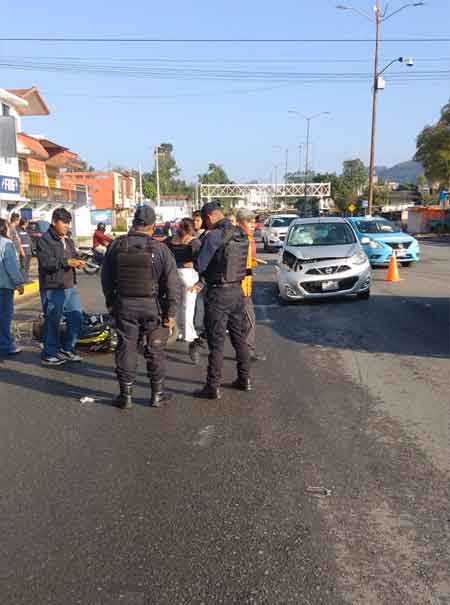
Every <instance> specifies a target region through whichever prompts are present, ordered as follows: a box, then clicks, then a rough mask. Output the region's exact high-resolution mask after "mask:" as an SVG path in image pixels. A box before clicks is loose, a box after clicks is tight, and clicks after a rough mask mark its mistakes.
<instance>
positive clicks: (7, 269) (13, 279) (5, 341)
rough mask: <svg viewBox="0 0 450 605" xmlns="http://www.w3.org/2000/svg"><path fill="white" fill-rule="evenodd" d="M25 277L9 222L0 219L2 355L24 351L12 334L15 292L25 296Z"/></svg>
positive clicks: (0, 344) (0, 340)
mask: <svg viewBox="0 0 450 605" xmlns="http://www.w3.org/2000/svg"><path fill="white" fill-rule="evenodd" d="M23 282H24V280H23V277H22V274H21V272H20V266H19V261H18V260H17V254H16V250H15V247H14V244H13V242H12V241H11V239H10V231H9V225H8V222H7V221H6V220H5V219H3V218H2V219H0V354H1V355H17V354H18V353H21V352H22V350H21V349H19V348H18V347H17V346H16V343H15V342H14V337H13V336H12V334H11V324H12V320H13V316H14V291H15V290H17V291H18V292H19V294H23V291H24V290H23Z"/></svg>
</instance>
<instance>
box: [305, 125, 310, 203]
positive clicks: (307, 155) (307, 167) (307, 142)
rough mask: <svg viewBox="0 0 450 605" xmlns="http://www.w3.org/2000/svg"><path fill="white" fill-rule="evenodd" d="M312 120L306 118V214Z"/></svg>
mask: <svg viewBox="0 0 450 605" xmlns="http://www.w3.org/2000/svg"><path fill="white" fill-rule="evenodd" d="M311 120H312V118H306V124H307V126H306V153H305V191H304V194H305V212H306V204H307V200H308V195H307V189H308V170H309V133H310V130H311Z"/></svg>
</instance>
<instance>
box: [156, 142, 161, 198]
mask: <svg viewBox="0 0 450 605" xmlns="http://www.w3.org/2000/svg"><path fill="white" fill-rule="evenodd" d="M155 168H156V206H157V207H158V208H159V206H160V205H161V195H160V189H159V145H157V146H156V149H155Z"/></svg>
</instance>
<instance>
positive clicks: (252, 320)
mask: <svg viewBox="0 0 450 605" xmlns="http://www.w3.org/2000/svg"><path fill="white" fill-rule="evenodd" d="M244 305H245V326H246V338H247V344H248V346H249V349H250V352H251V353H256V317H255V307H254V306H253V300H252V297H251V296H244Z"/></svg>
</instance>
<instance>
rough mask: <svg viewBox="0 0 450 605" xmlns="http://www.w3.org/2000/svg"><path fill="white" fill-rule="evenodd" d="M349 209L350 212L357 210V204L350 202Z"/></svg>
mask: <svg viewBox="0 0 450 605" xmlns="http://www.w3.org/2000/svg"><path fill="white" fill-rule="evenodd" d="M348 210H349V212H351V213H353V212H355V210H356V206H355V204H350V205H349V206H348Z"/></svg>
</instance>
